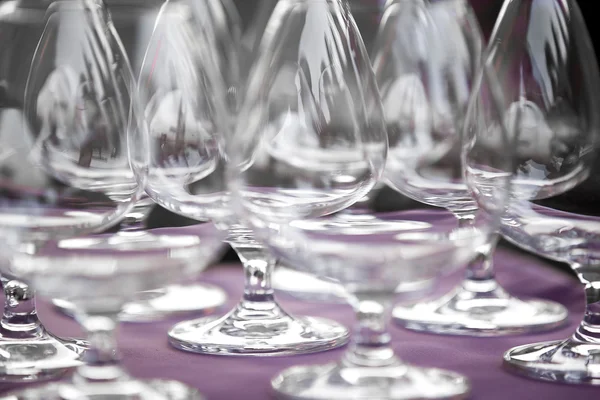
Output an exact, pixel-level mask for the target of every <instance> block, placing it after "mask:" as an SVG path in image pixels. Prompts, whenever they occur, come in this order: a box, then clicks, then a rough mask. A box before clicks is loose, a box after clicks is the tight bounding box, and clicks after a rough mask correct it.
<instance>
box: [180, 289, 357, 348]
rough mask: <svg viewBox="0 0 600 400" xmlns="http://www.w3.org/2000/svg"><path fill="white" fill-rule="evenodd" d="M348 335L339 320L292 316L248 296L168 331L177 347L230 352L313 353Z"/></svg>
mask: <svg viewBox="0 0 600 400" xmlns="http://www.w3.org/2000/svg"><path fill="white" fill-rule="evenodd" d="M348 338H349V334H348V330H347V329H346V328H345V327H344V326H342V325H340V324H338V323H337V322H334V321H331V320H328V319H324V318H313V317H292V316H290V315H289V314H287V313H286V312H285V311H283V310H282V309H281V308H280V307H279V305H278V304H277V303H275V302H270V301H269V302H264V301H261V302H251V301H247V300H243V301H242V302H241V303H239V304H238V305H237V306H236V308H235V309H233V310H232V311H230V312H229V313H228V314H226V315H225V316H222V317H214V316H213V317H205V318H200V319H196V320H192V321H184V322H181V323H178V324H176V325H175V326H174V327H173V328H171V330H170V331H169V342H170V343H171V345H173V346H174V347H176V348H178V349H181V350H185V351H191V352H195V353H206V354H216V355H230V356H235V355H239V356H243V355H246V356H284V355H294V354H303V353H314V352H319V351H325V350H331V349H334V348H336V347H339V346H342V345H344V344H346V343H347V342H348Z"/></svg>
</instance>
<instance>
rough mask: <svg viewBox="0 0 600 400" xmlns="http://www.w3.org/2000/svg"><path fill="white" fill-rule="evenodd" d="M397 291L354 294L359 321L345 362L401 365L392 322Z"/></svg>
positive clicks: (345, 356) (361, 364)
mask: <svg viewBox="0 0 600 400" xmlns="http://www.w3.org/2000/svg"><path fill="white" fill-rule="evenodd" d="M394 296H395V295H394V291H393V290H392V291H389V292H385V293H381V292H379V293H373V292H369V293H352V297H351V298H352V300H351V303H352V305H353V307H354V311H355V312H356V319H357V323H356V326H355V328H354V333H353V335H352V341H351V343H350V346H349V347H348V350H347V351H346V353H345V355H344V358H343V360H342V362H343V363H344V364H345V365H346V366H349V367H385V366H390V365H399V364H401V362H400V360H399V359H398V358H397V357H396V355H395V354H394V350H393V349H392V347H391V335H390V333H389V323H390V318H391V311H392V307H393V304H394Z"/></svg>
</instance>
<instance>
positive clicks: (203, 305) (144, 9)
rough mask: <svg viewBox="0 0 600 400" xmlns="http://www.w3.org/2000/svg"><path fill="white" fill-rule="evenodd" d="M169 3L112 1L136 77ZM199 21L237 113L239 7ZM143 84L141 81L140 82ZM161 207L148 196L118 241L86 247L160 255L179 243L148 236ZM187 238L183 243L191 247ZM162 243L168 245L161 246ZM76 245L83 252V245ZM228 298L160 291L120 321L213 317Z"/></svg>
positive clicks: (213, 4)
mask: <svg viewBox="0 0 600 400" xmlns="http://www.w3.org/2000/svg"><path fill="white" fill-rule="evenodd" d="M163 3H164V0H158V1H150V2H144V3H140V2H138V1H118V2H115V1H107V2H106V4H107V6H108V7H109V9H110V10H111V11H112V15H113V21H114V25H115V27H116V29H117V32H118V33H119V34H120V37H121V38H122V40H123V44H124V46H125V50H126V51H127V54H128V55H129V59H130V60H132V67H133V71H134V72H135V74H136V75H137V74H138V73H139V71H140V68H141V67H142V62H143V59H144V55H145V52H146V49H147V47H148V43H149V41H150V37H151V36H152V32H153V28H154V24H155V21H156V18H157V17H158V13H159V10H160V7H161V6H162V4H163ZM192 4H193V5H194V6H195V7H196V8H197V9H198V10H197V15H201V16H203V18H205V19H206V20H205V21H203V25H204V26H210V27H212V28H211V29H213V30H214V36H215V39H216V41H215V45H216V46H218V50H219V51H218V52H217V53H216V54H218V55H219V59H218V62H219V67H220V69H219V71H221V73H222V75H223V79H224V80H225V82H227V86H228V93H229V96H230V103H229V106H230V108H231V111H232V112H233V113H235V104H236V101H235V96H236V94H237V87H236V86H237V84H238V80H239V79H238V76H239V62H238V60H237V48H238V47H239V40H240V36H241V34H240V22H239V16H238V15H237V10H236V9H235V6H234V5H233V4H232V3H231V2H230V1H229V0H219V1H209V2H204V1H203V2H194V3H192ZM136 78H137V76H136ZM154 206H155V203H154V202H153V201H152V200H151V199H150V198H149V197H147V196H144V198H142V199H140V200H139V201H138V202H137V203H136V205H135V207H134V209H133V210H131V211H130V212H129V213H128V214H127V216H126V218H125V219H124V220H123V221H122V222H121V224H120V227H119V228H120V230H119V232H117V233H116V234H114V235H105V236H102V240H100V237H98V238H97V240H95V241H94V242H93V243H90V241H89V240H86V241H85V243H86V245H93V246H94V247H97V248H111V247H112V246H114V245H117V244H118V245H120V246H123V245H129V246H130V247H135V248H137V249H140V250H143V249H154V248H156V247H159V246H162V245H164V246H166V247H167V248H169V247H170V246H171V245H172V243H173V242H175V241H177V238H176V237H174V236H173V235H160V236H157V235H154V234H152V233H151V232H150V231H148V230H147V219H148V215H149V214H150V212H151V211H152V209H153V208H154ZM186 236H187V235H181V237H180V238H179V239H180V240H182V241H186V240H188V239H189V238H187V237H186ZM161 239H162V240H164V242H161ZM69 243H70V245H72V246H77V247H80V244H78V243H77V242H73V241H70V242H69ZM226 299H227V295H226V293H225V291H224V290H222V289H221V288H218V287H216V286H214V285H210V284H206V283H200V282H198V283H193V284H192V283H188V284H185V285H182V284H174V285H169V286H166V287H164V288H161V289H159V290H152V291H150V292H144V293H139V295H138V296H137V297H136V299H135V300H134V301H132V302H130V303H129V304H127V305H126V306H125V307H123V311H122V313H121V315H120V319H121V320H122V321H137V322H145V321H152V320H156V319H160V318H165V317H169V316H172V315H186V314H189V313H194V314H196V313H198V312H201V313H210V312H212V311H214V310H215V309H217V308H218V307H219V306H221V305H223V303H224V302H225V300H226ZM53 303H54V305H55V306H57V308H58V309H60V310H61V311H63V312H65V313H67V314H70V315H72V313H73V304H71V303H70V302H69V301H68V300H66V299H54V300H53Z"/></svg>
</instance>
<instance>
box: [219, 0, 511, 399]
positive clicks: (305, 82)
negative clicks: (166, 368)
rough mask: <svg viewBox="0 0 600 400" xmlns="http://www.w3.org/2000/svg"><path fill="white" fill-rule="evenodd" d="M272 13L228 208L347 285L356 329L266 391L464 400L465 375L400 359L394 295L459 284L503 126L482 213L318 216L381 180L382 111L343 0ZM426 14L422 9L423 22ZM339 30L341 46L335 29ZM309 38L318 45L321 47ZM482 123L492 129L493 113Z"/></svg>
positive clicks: (234, 152)
mask: <svg viewBox="0 0 600 400" xmlns="http://www.w3.org/2000/svg"><path fill="white" fill-rule="evenodd" d="M280 5H281V7H280V8H279V9H278V10H276V11H278V12H279V13H280V15H282V17H281V18H280V21H281V22H280V24H273V26H272V27H271V26H270V27H269V28H270V29H269V30H268V32H269V36H268V37H267V38H266V40H267V41H266V43H267V44H269V46H265V47H264V48H263V51H264V53H262V54H261V59H260V60H259V62H258V64H257V65H256V66H255V69H254V70H253V74H252V77H251V80H250V85H249V87H248V92H247V94H246V96H247V97H246V100H245V104H244V106H243V107H242V111H241V113H240V120H239V125H238V129H237V130H236V134H235V137H234V140H232V141H231V145H230V154H231V157H232V159H233V160H235V164H233V163H232V165H235V166H237V168H235V169H232V170H231V176H232V178H231V179H232V188H233V189H232V195H233V196H234V205H235V209H236V211H237V212H238V213H239V214H240V215H241V216H243V218H244V220H245V221H247V223H248V224H249V225H250V226H252V228H253V229H254V231H255V234H256V236H257V237H258V238H261V239H263V240H264V241H265V243H267V244H268V245H269V247H270V248H271V249H272V251H273V254H275V255H276V256H277V257H280V258H282V259H284V260H285V261H286V263H287V265H290V266H291V267H294V268H297V269H299V270H301V271H308V272H309V273H311V274H313V275H315V276H318V277H321V278H323V279H327V280H329V281H331V282H334V283H337V284H340V285H342V286H343V287H344V289H345V291H346V293H347V296H348V299H349V302H350V304H351V305H352V306H353V308H354V310H355V312H356V316H357V320H358V323H357V326H356V328H355V332H354V336H353V341H352V344H351V346H350V347H349V349H348V350H347V351H346V353H345V354H344V356H343V358H342V360H340V361H339V362H337V363H329V364H324V365H317V366H296V367H292V368H289V369H286V370H284V371H283V372H281V373H280V374H279V375H277V376H276V377H274V378H273V380H272V382H271V383H272V386H273V389H274V390H275V392H276V394H277V397H278V398H284V399H313V400H314V399H327V400H332V399H408V398H411V399H416V398H464V397H465V396H466V394H467V393H468V391H469V384H468V381H467V380H466V378H464V377H463V376H461V375H459V374H456V373H453V372H448V371H443V370H438V369H427V368H420V367H414V366H410V365H407V364H405V363H403V362H402V361H401V360H400V359H399V358H398V357H396V355H395V353H394V350H393V349H392V348H391V346H390V342H391V340H390V333H389V330H388V325H389V319H390V318H389V317H390V313H391V308H392V305H393V303H394V300H395V299H396V298H398V299H400V300H407V299H411V300H414V298H415V297H416V298H418V297H420V296H421V295H422V294H423V293H422V292H421V290H420V289H421V288H423V287H425V288H426V287H428V286H429V285H430V284H432V283H434V282H436V281H439V280H442V279H456V280H457V279H460V278H461V275H462V274H460V271H459V273H458V274H457V273H456V270H457V268H458V267H460V266H464V265H465V264H466V262H467V261H469V260H470V259H471V258H472V257H474V255H475V254H476V252H477V251H481V249H482V248H484V247H485V246H487V243H488V242H489V240H490V237H491V236H492V235H493V234H494V232H495V231H496V229H497V227H498V224H499V217H500V215H501V213H502V212H503V210H504V207H503V204H504V203H505V201H506V198H507V195H508V184H509V182H510V176H511V168H512V165H513V164H512V160H511V156H510V141H509V140H508V139H509V138H508V136H507V135H506V130H501V131H500V132H499V133H500V134H501V135H500V136H499V139H500V140H498V141H497V147H496V148H495V151H496V152H497V153H495V154H491V152H490V153H489V154H490V155H497V154H502V155H503V157H500V158H498V159H497V160H498V162H497V163H495V164H489V165H488V167H489V168H490V169H492V168H493V170H494V179H485V180H480V181H478V182H477V183H478V185H477V186H474V188H485V190H482V191H479V192H477V191H474V194H475V195H476V196H477V197H476V200H477V201H478V203H480V207H479V208H478V210H477V212H476V213H474V221H473V223H472V224H470V225H469V226H462V227H457V226H456V223H455V218H454V216H453V215H452V213H450V212H449V211H446V210H423V209H420V207H419V208H417V209H414V208H412V209H404V210H396V211H394V212H388V213H371V215H373V216H374V217H375V218H377V219H378V220H380V221H384V222H386V224H383V223H378V224H366V225H361V224H355V223H353V222H352V221H348V220H345V219H335V218H328V217H324V218H323V217H321V218H318V216H319V215H318V214H319V213H318V212H316V211H318V210H320V209H323V208H330V209H332V210H336V211H337V210H338V209H339V207H340V206H342V207H344V206H348V205H349V203H352V202H353V201H357V200H359V199H361V198H362V197H363V196H364V194H365V193H367V192H368V191H369V190H370V189H371V188H372V187H373V186H374V185H375V183H376V182H377V180H378V179H379V178H380V176H381V175H382V173H383V170H384V165H385V158H386V148H387V140H386V124H385V121H384V118H383V114H384V110H383V107H382V104H381V102H380V98H379V92H378V88H377V84H376V81H375V76H374V74H373V72H372V69H371V68H370V63H369V59H368V57H367V56H366V50H365V48H364V46H363V45H362V43H361V41H360V36H359V33H358V30H357V28H356V25H355V24H354V22H353V20H352V17H351V15H350V13H349V10H348V8H347V6H346V5H345V4H344V2H341V1H335V0H320V1H319V0H314V1H310V2H302V1H290V2H284V3H280ZM422 7H423V12H422V13H421V14H419V15H421V16H423V17H427V13H426V11H427V8H426V7H425V6H424V5H422ZM313 18H322V19H323V21H328V23H329V24H331V25H329V26H330V27H331V28H330V29H331V30H329V31H328V32H331V35H330V36H326V37H325V40H324V41H323V39H322V37H321V36H320V35H315V33H314V32H315V29H312V30H309V29H308V27H309V26H310V27H314V24H315V22H314V21H313ZM298 21H301V22H298ZM429 22H431V21H429ZM324 23H325V22H324ZM295 24H300V25H301V26H302V27H307V29H303V30H301V32H302V34H301V35H299V37H298V36H296V35H293V34H291V32H292V31H291V30H289V29H287V28H288V27H289V26H294V25H295ZM305 24H306V25H305ZM340 31H342V32H345V33H346V38H347V39H346V40H347V42H344V41H342V40H339V39H338V38H339V37H338V36H336V35H335V33H337V32H340ZM303 43H307V44H310V45H311V46H310V48H311V50H312V52H311V53H308V52H306V53H304V52H302V51H300V52H299V51H298V50H297V48H298V47H299V48H300V49H301V50H302V49H303V47H302V44H303ZM317 43H318V44H321V43H322V45H323V49H326V50H324V51H322V52H315V44H317ZM343 43H352V44H353V45H352V46H351V47H345V46H343V45H342V44H343ZM298 44H300V45H298ZM338 46H339V47H338ZM280 49H286V50H287V51H286V52H282V51H280ZM288 52H289V53H291V54H289V55H288ZM295 54H307V57H312V56H315V55H316V54H318V55H319V59H320V60H319V62H316V63H314V64H313V63H310V62H308V60H310V59H308V60H307V61H304V60H303V59H301V60H300V62H297V61H295V58H294V56H293V55H295ZM308 54H310V56H308ZM290 59H291V62H290V61H288V60H290ZM332 65H333V67H331V66H332ZM287 69H291V70H292V71H293V73H289V72H286V73H287V78H286V80H285V81H282V78H281V76H280V75H278V73H277V72H278V71H280V70H283V71H286V70H287ZM282 82H287V83H288V86H287V87H288V91H289V94H288V96H287V97H286V98H281V96H275V95H274V94H278V93H279V91H280V90H281V89H280V86H281V84H282ZM292 88H295V89H296V90H292ZM486 110H487V109H486ZM481 115H482V117H484V121H485V122H487V121H489V116H488V115H487V114H485V113H481ZM480 132H482V131H480V130H475V129H473V130H469V132H468V133H469V134H468V135H467V137H466V140H465V141H464V147H465V153H470V152H471V151H473V149H474V148H475V147H476V146H477V145H478V143H479V142H480V140H481V137H480V135H479V133H480ZM286 135H290V136H293V137H294V138H295V139H296V140H295V143H296V146H294V147H293V148H290V147H283V146H282V145H281V143H282V142H283V136H286ZM283 143H285V142H283ZM493 159H494V160H495V159H496V158H493ZM290 170H292V171H293V173H289V172H288V171H290ZM474 201H475V200H474ZM412 204H415V203H412ZM315 215H316V216H315ZM399 284H402V285H403V287H404V291H403V292H401V293H398V286H399Z"/></svg>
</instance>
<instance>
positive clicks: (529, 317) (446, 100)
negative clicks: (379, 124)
mask: <svg viewBox="0 0 600 400" xmlns="http://www.w3.org/2000/svg"><path fill="white" fill-rule="evenodd" d="M421 3H422V4H421ZM383 21H384V22H383V23H382V25H381V30H380V32H379V36H378V39H377V44H376V47H377V50H376V51H375V54H376V55H375V57H374V61H373V64H374V69H375V75H376V77H377V80H378V83H379V87H380V89H381V96H382V101H383V107H384V111H385V115H386V120H387V124H388V132H389V135H390V155H389V157H388V166H387V169H386V174H385V179H386V182H388V184H389V185H390V186H392V187H393V188H394V189H396V190H398V191H399V192H401V193H403V194H404V195H406V196H408V197H411V198H413V199H415V200H417V201H420V202H422V203H424V204H427V205H429V206H434V207H441V208H445V209H447V210H449V211H451V212H452V213H453V214H454V215H455V216H456V219H457V221H458V224H459V225H460V226H468V225H469V224H471V223H472V221H473V218H474V213H476V212H477V209H478V208H477V204H476V203H475V202H474V201H473V199H472V197H471V196H470V194H469V190H468V187H467V182H465V181H464V179H463V169H462V166H461V160H460V151H459V150H460V133H461V130H462V129H463V124H464V120H465V113H466V109H467V104H468V99H469V97H470V96H471V95H473V94H476V93H474V92H473V84H474V82H475V73H476V71H477V67H478V66H479V64H480V61H481V57H482V53H483V40H482V37H481V34H480V31H479V26H478V25H477V22H476V20H475V18H474V16H473V13H472V11H471V8H470V6H469V4H468V3H467V2H466V1H464V0H441V1H432V2H429V1H425V2H405V1H391V2H389V3H388V4H387V10H386V13H385V15H384V17H383ZM493 84H494V82H493V81H488V86H489V85H493ZM499 89H501V87H499V88H498V89H497V90H499ZM490 90H491V89H490ZM500 118H503V114H500V113H497V121H496V124H497V125H500V124H502V123H503V120H501V119H500ZM496 241H497V240H496V238H492V239H491V241H490V243H489V244H490V246H488V250H487V253H486V255H485V262H483V263H482V262H480V260H479V258H476V259H475V260H474V261H473V262H472V263H471V264H470V265H469V267H468V268H467V273H466V277H465V280H464V281H463V282H462V283H461V284H460V285H458V286H457V287H456V288H454V289H453V290H451V291H450V292H449V293H447V294H445V295H443V296H442V297H440V298H438V299H434V300H428V301H425V302H417V303H415V304H403V305H399V306H398V307H396V308H395V309H394V319H395V321H396V322H398V323H399V324H401V325H402V326H404V327H406V328H409V329H413V330H419V331H427V332H435V333H445V334H456V335H475V336H496V335H506V334H516V333H521V332H533V331H542V330H548V329H552V328H556V327H558V326H560V325H562V324H563V323H564V322H565V321H566V317H567V310H566V309H565V307H563V306H562V305H560V304H557V303H554V302H550V301H546V300H538V299H527V300H524V299H517V298H515V297H513V296H511V295H510V294H508V293H507V292H506V291H505V290H504V289H503V288H502V287H500V286H499V284H498V283H497V282H496V280H495V279H494V271H493V266H492V254H493V251H494V249H495V244H496Z"/></svg>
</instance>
